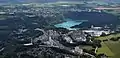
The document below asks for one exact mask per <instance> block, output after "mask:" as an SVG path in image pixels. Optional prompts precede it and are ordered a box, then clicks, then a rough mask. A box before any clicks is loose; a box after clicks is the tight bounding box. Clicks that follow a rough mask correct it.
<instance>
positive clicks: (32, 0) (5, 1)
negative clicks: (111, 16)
mask: <svg viewBox="0 0 120 58" xmlns="http://www.w3.org/2000/svg"><path fill="white" fill-rule="evenodd" d="M56 1H81V0H0V3H8V2H56ZM86 1H88V0H86ZM99 1H100V0H99ZM101 1H107V2H120V0H101Z"/></svg>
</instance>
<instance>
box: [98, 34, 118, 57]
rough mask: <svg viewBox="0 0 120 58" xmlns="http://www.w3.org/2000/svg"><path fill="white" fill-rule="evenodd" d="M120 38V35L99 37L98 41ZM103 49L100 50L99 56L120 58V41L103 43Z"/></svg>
mask: <svg viewBox="0 0 120 58" xmlns="http://www.w3.org/2000/svg"><path fill="white" fill-rule="evenodd" d="M113 37H114V38H116V37H120V34H113V35H109V36H104V37H99V38H96V39H100V40H105V39H110V38H113ZM101 45H102V47H101V48H98V51H97V54H100V53H105V54H106V55H107V56H108V57H109V58H120V40H119V41H111V40H108V41H104V42H103V41H102V43H101Z"/></svg>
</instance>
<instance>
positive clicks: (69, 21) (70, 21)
mask: <svg viewBox="0 0 120 58" xmlns="http://www.w3.org/2000/svg"><path fill="white" fill-rule="evenodd" d="M65 20H66V22H63V23H59V24H56V25H55V27H62V28H66V29H68V30H76V28H71V27H72V26H75V25H79V24H82V23H83V22H84V21H86V20H79V21H78V20H77V21H76V20H73V19H68V18H67V19H65Z"/></svg>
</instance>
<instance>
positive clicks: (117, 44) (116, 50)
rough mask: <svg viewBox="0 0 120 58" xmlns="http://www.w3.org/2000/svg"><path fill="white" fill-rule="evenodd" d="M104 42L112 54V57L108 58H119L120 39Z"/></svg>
mask: <svg viewBox="0 0 120 58" xmlns="http://www.w3.org/2000/svg"><path fill="white" fill-rule="evenodd" d="M105 44H106V46H107V47H108V48H109V49H110V50H111V52H112V53H113V54H114V55H113V56H112V57H109V58H120V41H117V42H113V41H108V42H105Z"/></svg>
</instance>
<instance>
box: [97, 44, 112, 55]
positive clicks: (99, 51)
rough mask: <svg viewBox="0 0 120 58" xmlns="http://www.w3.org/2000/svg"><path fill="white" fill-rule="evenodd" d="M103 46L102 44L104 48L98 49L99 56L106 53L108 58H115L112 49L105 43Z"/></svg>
mask: <svg viewBox="0 0 120 58" xmlns="http://www.w3.org/2000/svg"><path fill="white" fill-rule="evenodd" d="M101 44H102V47H101V48H98V51H97V54H101V53H104V54H106V55H107V56H114V53H113V52H112V51H111V50H110V48H109V47H108V46H107V45H106V44H105V43H104V42H102V43H101Z"/></svg>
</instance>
